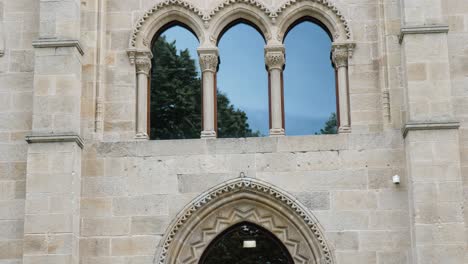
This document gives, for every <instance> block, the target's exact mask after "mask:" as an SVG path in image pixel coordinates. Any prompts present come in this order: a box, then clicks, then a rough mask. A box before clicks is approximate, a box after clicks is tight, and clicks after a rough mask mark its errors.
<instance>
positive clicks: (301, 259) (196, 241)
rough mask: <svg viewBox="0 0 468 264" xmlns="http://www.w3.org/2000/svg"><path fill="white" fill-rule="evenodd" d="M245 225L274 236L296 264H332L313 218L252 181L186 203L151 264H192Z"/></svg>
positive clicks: (236, 182)
mask: <svg viewBox="0 0 468 264" xmlns="http://www.w3.org/2000/svg"><path fill="white" fill-rule="evenodd" d="M246 221H247V222H251V223H255V224H257V225H259V226H262V227H263V228H265V229H267V230H269V231H270V232H271V233H273V234H274V235H276V236H277V238H278V239H279V240H280V241H282V242H283V244H284V245H285V247H286V248H287V249H288V251H289V253H290V254H291V256H292V257H293V259H294V262H295V263H308V264H331V263H334V259H333V257H332V252H331V251H330V248H329V246H328V245H327V243H326V241H325V239H324V236H323V233H322V229H321V227H320V225H319V224H318V222H317V220H316V219H315V217H313V216H312V215H311V214H310V212H309V211H308V210H307V209H306V208H305V207H304V206H302V205H301V204H300V203H299V202H298V201H297V200H296V199H294V198H293V197H292V196H290V195H288V194H286V193H285V192H283V191H281V190H279V189H277V188H276V187H274V186H272V185H270V184H268V183H265V182H262V181H259V180H256V179H251V178H239V179H235V180H231V181H228V182H226V183H224V184H221V185H219V186H217V187H214V188H213V189H211V190H209V191H208V192H205V193H204V194H202V195H201V196H199V197H198V198H197V199H195V200H194V201H193V202H192V203H190V204H189V205H188V206H187V207H186V208H185V209H184V210H183V211H182V212H181V213H180V214H179V215H178V217H177V218H176V219H175V221H174V222H173V223H172V224H171V226H170V227H169V229H168V230H167V232H166V235H165V236H164V237H163V239H162V240H161V244H160V246H159V248H158V251H157V254H156V257H155V263H157V264H166V263H167V264H169V263H170V264H175V263H177V264H178V263H184V264H196V263H198V261H199V258H200V257H201V255H202V254H203V252H204V250H205V249H206V248H207V247H208V245H209V244H210V242H211V241H212V240H213V239H215V238H216V236H218V235H219V234H220V233H222V232H223V231H224V230H226V229H227V228H229V227H231V226H232V225H235V224H238V223H240V222H246Z"/></svg>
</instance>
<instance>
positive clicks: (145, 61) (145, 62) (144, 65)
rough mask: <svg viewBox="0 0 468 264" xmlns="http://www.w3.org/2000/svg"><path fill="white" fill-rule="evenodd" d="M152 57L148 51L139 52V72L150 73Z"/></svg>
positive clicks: (137, 64)
mask: <svg viewBox="0 0 468 264" xmlns="http://www.w3.org/2000/svg"><path fill="white" fill-rule="evenodd" d="M151 58H152V56H151V54H150V53H147V52H143V53H139V54H137V56H136V58H135V65H136V71H137V74H140V73H142V74H146V75H148V74H149V72H150V70H151Z"/></svg>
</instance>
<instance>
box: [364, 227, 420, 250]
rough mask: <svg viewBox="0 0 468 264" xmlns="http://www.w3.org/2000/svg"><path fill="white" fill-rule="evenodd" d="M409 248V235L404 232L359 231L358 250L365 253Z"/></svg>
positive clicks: (406, 231)
mask: <svg viewBox="0 0 468 264" xmlns="http://www.w3.org/2000/svg"><path fill="white" fill-rule="evenodd" d="M410 246H411V234H410V232H408V230H404V231H361V232H360V233H359V248H360V249H361V250H365V251H377V250H378V251H396V250H405V249H408V248H409V247H410Z"/></svg>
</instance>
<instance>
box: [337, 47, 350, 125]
mask: <svg viewBox="0 0 468 264" xmlns="http://www.w3.org/2000/svg"><path fill="white" fill-rule="evenodd" d="M353 48H354V45H353V44H351V43H333V46H332V59H333V63H334V64H335V68H336V71H337V80H336V82H337V84H338V94H337V95H336V96H338V99H339V100H338V104H339V105H338V109H339V111H338V117H339V127H338V132H339V133H350V132H351V118H350V109H349V89H348V59H349V57H350V54H351V52H352V49H353Z"/></svg>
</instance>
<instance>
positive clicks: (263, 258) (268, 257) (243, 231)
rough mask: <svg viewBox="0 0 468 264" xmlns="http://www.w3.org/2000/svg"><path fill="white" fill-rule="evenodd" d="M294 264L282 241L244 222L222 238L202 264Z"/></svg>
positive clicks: (206, 253)
mask: <svg viewBox="0 0 468 264" xmlns="http://www.w3.org/2000/svg"><path fill="white" fill-rule="evenodd" d="M220 263H222V264H294V261H293V260H292V257H291V255H290V254H289V252H288V250H287V249H286V247H285V246H284V245H283V243H281V241H280V240H279V239H278V238H277V237H276V236H275V235H274V234H272V233H270V232H269V231H268V230H266V229H264V228H263V227H260V226H258V225H255V224H252V223H249V222H242V223H239V224H236V225H234V226H232V227H230V228H228V229H227V230H225V231H224V232H223V233H221V234H220V235H218V236H217V237H216V238H215V239H214V240H213V241H212V242H211V243H210V245H209V246H208V248H207V249H206V250H205V252H204V253H203V255H202V257H201V258H200V262H199V264H220Z"/></svg>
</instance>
